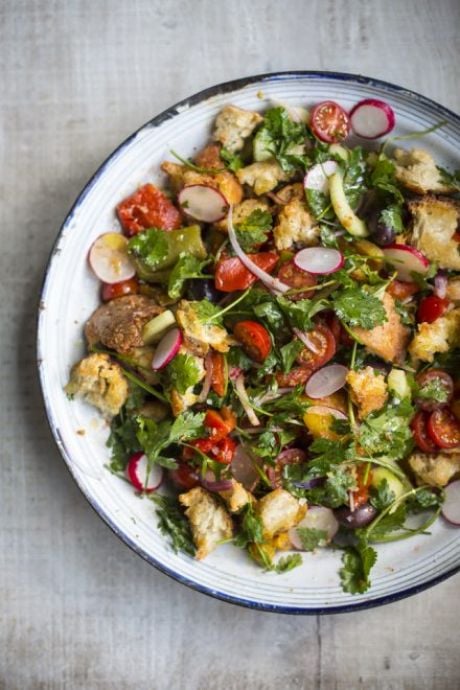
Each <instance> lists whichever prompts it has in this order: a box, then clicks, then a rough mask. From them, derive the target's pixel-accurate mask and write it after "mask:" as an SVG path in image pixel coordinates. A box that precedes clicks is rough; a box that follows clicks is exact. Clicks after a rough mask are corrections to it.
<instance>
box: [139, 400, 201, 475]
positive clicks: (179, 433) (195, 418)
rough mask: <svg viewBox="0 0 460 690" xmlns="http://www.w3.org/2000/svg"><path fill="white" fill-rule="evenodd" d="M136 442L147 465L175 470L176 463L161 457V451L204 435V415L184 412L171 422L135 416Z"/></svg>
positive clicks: (163, 456) (168, 458) (171, 459)
mask: <svg viewBox="0 0 460 690" xmlns="http://www.w3.org/2000/svg"><path fill="white" fill-rule="evenodd" d="M135 419H136V423H137V434H136V435H137V440H138V442H139V445H140V446H141V448H142V450H143V451H144V453H145V455H146V456H147V459H148V464H149V466H150V465H153V464H155V463H156V464H158V465H161V466H162V467H166V468H167V469H175V468H176V467H177V462H176V461H175V460H174V459H173V458H170V457H167V456H165V455H163V454H162V453H163V451H164V450H166V449H167V448H168V447H169V446H171V445H173V444H174V443H180V442H182V441H184V440H188V439H193V438H198V437H199V436H202V435H203V433H204V428H203V421H204V413H199V414H194V413H193V412H184V413H183V414H180V415H179V416H178V417H176V418H175V420H174V421H173V422H172V421H171V420H170V419H165V420H164V421H162V422H155V421H154V420H153V419H149V418H148V417H143V416H137V417H136V418H135Z"/></svg>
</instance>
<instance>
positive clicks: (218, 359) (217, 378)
mask: <svg viewBox="0 0 460 690" xmlns="http://www.w3.org/2000/svg"><path fill="white" fill-rule="evenodd" d="M211 365H212V374H211V388H212V390H213V391H214V393H215V394H216V395H218V396H219V397H220V398H222V397H223V396H224V395H225V393H226V392H227V380H228V370H227V362H226V360H225V355H223V354H221V353H220V352H213V353H212V354H211Z"/></svg>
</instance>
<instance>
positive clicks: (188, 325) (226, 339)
mask: <svg viewBox="0 0 460 690" xmlns="http://www.w3.org/2000/svg"><path fill="white" fill-rule="evenodd" d="M176 319H177V322H178V324H179V326H180V327H181V328H182V329H183V331H184V335H185V336H186V338H187V340H188V341H190V342H192V343H194V342H196V343H199V345H200V346H201V349H202V353H203V355H204V354H206V353H207V352H208V350H209V346H212V347H213V348H214V350H217V351H218V352H228V350H229V348H230V345H232V344H233V342H234V341H233V340H232V338H230V336H229V335H228V333H227V331H226V330H225V328H223V327H222V326H215V325H213V324H212V323H204V322H203V321H200V319H199V318H198V316H197V314H196V311H195V309H194V303H193V302H189V301H188V300H185V299H183V300H181V301H180V302H179V307H178V309H177V312H176Z"/></svg>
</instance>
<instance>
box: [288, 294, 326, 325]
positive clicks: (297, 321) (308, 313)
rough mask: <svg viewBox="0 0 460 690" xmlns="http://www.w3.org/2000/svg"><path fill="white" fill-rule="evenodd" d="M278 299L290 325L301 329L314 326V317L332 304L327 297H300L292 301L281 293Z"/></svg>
mask: <svg viewBox="0 0 460 690" xmlns="http://www.w3.org/2000/svg"><path fill="white" fill-rule="evenodd" d="M276 301H277V302H278V305H279V307H280V309H281V311H282V312H283V314H284V316H285V317H286V318H287V320H288V321H289V323H290V325H291V326H292V327H294V328H299V329H300V330H301V331H308V330H311V329H312V328H313V327H314V323H313V317H314V316H316V314H318V313H319V312H320V311H322V310H323V309H327V308H328V307H329V306H330V305H329V303H328V302H327V301H326V300H325V299H300V300H298V301H297V302H291V300H289V299H287V298H286V297H283V296H281V295H280V296H279V297H277V298H276Z"/></svg>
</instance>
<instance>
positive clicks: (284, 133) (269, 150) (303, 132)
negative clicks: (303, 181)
mask: <svg viewBox="0 0 460 690" xmlns="http://www.w3.org/2000/svg"><path fill="white" fill-rule="evenodd" d="M307 136H308V132H307V129H306V127H305V125H304V124H303V123H302V122H294V121H293V120H291V118H290V117H289V113H288V112H287V110H286V109H285V108H282V107H276V108H270V109H269V110H267V112H266V113H265V117H264V122H263V124H262V126H261V127H260V129H259V130H258V132H257V134H256V135H255V137H254V148H255V150H257V151H258V153H259V156H258V159H259V160H263V156H264V157H265V158H269V157H271V156H273V157H275V158H276V160H277V161H278V163H279V164H280V166H281V167H282V169H283V170H284V172H287V173H292V172H295V170H297V169H299V168H300V169H302V170H304V169H305V167H306V165H307V164H308V158H307V157H306V155H305V139H306V138H307ZM261 156H262V157H261Z"/></svg>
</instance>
